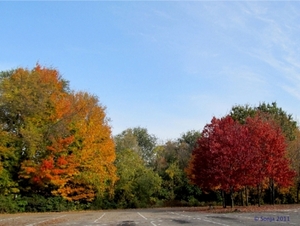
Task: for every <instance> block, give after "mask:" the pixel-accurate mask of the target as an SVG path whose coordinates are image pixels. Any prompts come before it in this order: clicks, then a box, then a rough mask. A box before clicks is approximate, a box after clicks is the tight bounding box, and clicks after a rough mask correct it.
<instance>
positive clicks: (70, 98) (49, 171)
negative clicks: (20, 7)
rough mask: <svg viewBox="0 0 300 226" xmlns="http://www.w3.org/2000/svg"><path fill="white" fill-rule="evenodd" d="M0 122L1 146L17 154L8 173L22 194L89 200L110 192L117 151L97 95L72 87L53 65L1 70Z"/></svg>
mask: <svg viewBox="0 0 300 226" xmlns="http://www.w3.org/2000/svg"><path fill="white" fill-rule="evenodd" d="M0 123H1V124H2V125H3V126H2V133H5V134H6V137H7V139H6V140H5V141H4V140H3V141H4V142H3V143H2V145H4V146H5V147H6V148H10V149H13V150H14V153H16V154H15V155H16V156H17V157H16V158H17V161H16V162H17V163H16V164H15V166H14V171H13V170H12V171H10V172H11V175H12V176H11V177H12V178H14V181H18V183H19V184H20V186H19V188H20V190H22V192H23V193H24V194H30V193H31V192H35V193H40V194H44V195H59V196H62V197H63V198H65V199H68V200H70V201H73V200H79V201H81V200H86V201H91V200H93V199H94V197H95V195H97V194H98V195H100V194H103V193H104V192H106V191H108V190H109V191H112V188H113V184H114V182H115V181H116V179H117V178H116V174H115V166H114V160H115V152H114V143H113V139H112V137H111V131H110V126H109V125H108V119H107V118H106V115H105V108H104V107H103V106H101V105H100V104H99V102H98V99H97V98H96V97H95V96H92V95H90V94H88V93H84V92H74V91H71V90H70V89H69V87H68V82H67V81H65V80H64V79H62V78H61V76H60V74H59V72H58V71H57V70H55V69H48V68H44V67H41V66H40V65H37V66H36V67H35V68H34V69H32V70H28V69H22V68H19V69H16V70H13V71H11V72H6V73H3V74H2V76H1V81H0ZM2 162H3V161H2ZM2 162H1V163H2ZM2 164H3V163H2ZM21 188H22V189H21Z"/></svg>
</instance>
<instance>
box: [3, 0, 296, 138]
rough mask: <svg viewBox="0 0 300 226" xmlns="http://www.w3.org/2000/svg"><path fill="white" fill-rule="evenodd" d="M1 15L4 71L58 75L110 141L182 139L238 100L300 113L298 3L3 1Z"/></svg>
mask: <svg viewBox="0 0 300 226" xmlns="http://www.w3.org/2000/svg"><path fill="white" fill-rule="evenodd" d="M0 15H1V20H0V30H1V39H0V40H1V41H0V51H1V53H0V70H9V69H12V68H16V67H26V68H30V69H31V68H33V67H34V66H35V64H36V63H37V62H39V63H40V64H41V65H43V66H46V67H53V68H56V69H58V70H59V71H60V73H61V75H62V77H63V78H65V79H67V80H69V81H70V87H71V89H74V90H77V91H79V90H80V91H87V92H89V93H91V94H94V95H96V96H98V97H99V100H100V102H101V104H103V105H105V106H106V108H107V110H106V113H107V116H108V117H109V118H110V119H111V122H110V124H111V126H112V131H113V134H114V135H116V134H118V133H120V132H122V131H123V130H125V129H127V128H132V127H137V126H140V127H144V128H147V129H148V131H149V133H150V134H154V135H155V136H157V137H158V138H159V139H162V140H166V139H176V138H178V137H180V136H181V135H182V134H183V133H185V132H187V131H189V130H193V129H194V130H202V129H203V127H204V125H205V124H206V123H209V122H210V120H211V118H212V117H213V116H216V117H222V116H224V115H226V114H228V113H229V111H230V109H231V108H232V106H234V105H237V104H239V105H245V104H250V105H258V104H259V103H260V102H266V103H271V102H273V101H276V102H277V104H278V106H279V107H282V108H283V110H285V111H286V112H287V113H289V114H292V115H293V116H294V119H296V120H297V121H298V119H299V117H300V107H299V103H300V2H297V1H293V2H289V1H282V2H280V1H249V2H246V1H116V2H109V1H90V2H81V1H72V2H71V1H65V2H60V1H55V2H44V1H40V2H38V1H33V2H31V1H29V2H28V1H25V2H18V1H17V2H3V1H2V2H0Z"/></svg>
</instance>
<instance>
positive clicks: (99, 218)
mask: <svg viewBox="0 0 300 226" xmlns="http://www.w3.org/2000/svg"><path fill="white" fill-rule="evenodd" d="M104 215H105V213H104V214H102V215H101V217H99V218H98V219H96V220H95V221H94V223H97V221H98V220H101V218H102V217H103V216H104Z"/></svg>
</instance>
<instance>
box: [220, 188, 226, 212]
mask: <svg viewBox="0 0 300 226" xmlns="http://www.w3.org/2000/svg"><path fill="white" fill-rule="evenodd" d="M221 193H222V202H223V208H226V195H225V192H224V191H223V190H222V191H221Z"/></svg>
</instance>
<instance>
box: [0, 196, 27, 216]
mask: <svg viewBox="0 0 300 226" xmlns="http://www.w3.org/2000/svg"><path fill="white" fill-rule="evenodd" d="M26 205H27V202H26V200H24V199H22V198H21V196H15V195H8V196H4V195H0V213H17V212H24V211H25V207H26Z"/></svg>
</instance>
